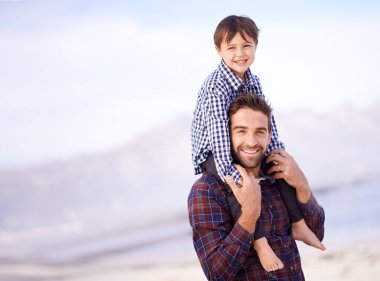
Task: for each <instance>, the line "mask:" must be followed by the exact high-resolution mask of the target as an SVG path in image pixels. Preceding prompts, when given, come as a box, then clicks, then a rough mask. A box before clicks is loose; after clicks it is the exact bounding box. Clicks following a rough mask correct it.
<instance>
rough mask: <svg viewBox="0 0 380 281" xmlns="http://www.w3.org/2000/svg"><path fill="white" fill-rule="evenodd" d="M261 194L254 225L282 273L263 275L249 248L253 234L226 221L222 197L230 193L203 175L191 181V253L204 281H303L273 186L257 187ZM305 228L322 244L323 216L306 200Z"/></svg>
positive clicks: (227, 215) (303, 207)
mask: <svg viewBox="0 0 380 281" xmlns="http://www.w3.org/2000/svg"><path fill="white" fill-rule="evenodd" d="M260 185H261V192H262V202H261V215H260V224H261V227H262V229H263V231H264V234H265V237H266V238H267V239H268V243H269V245H270V246H271V248H272V249H273V250H274V252H275V253H276V255H277V256H278V257H279V258H280V259H281V260H282V262H283V263H284V269H282V270H277V271H275V272H271V273H267V272H266V271H265V270H264V269H263V267H262V266H261V264H260V261H259V259H258V257H257V254H256V252H255V250H254V249H253V247H252V241H253V234H249V232H247V231H246V230H245V229H244V228H243V227H242V226H240V224H239V223H237V222H236V223H235V222H233V220H232V216H231V212H230V207H229V205H228V201H227V193H228V192H232V191H229V190H230V189H229V188H228V187H227V186H226V184H224V183H222V182H221V181H220V180H219V179H217V178H216V177H215V176H213V175H212V174H208V173H207V172H206V173H204V174H203V175H202V177H201V178H200V179H199V180H197V181H196V182H195V184H194V185H193V187H192V189H191V192H190V195H189V198H188V211H189V220H190V225H191V227H192V230H193V242H194V248H195V251H196V253H197V255H198V258H199V261H200V263H201V265H202V268H203V271H204V273H205V275H206V277H207V278H208V280H218V281H223V280H226V281H227V280H229V281H230V280H240V281H242V280H250V281H254V280H281V281H290V280H292V281H299V280H304V275H303V272H302V268H301V259H300V255H299V252H298V249H297V245H296V243H295V241H294V240H293V239H292V238H291V236H290V224H289V217H288V213H287V210H286V207H285V205H284V202H283V200H282V198H281V195H280V193H279V191H278V188H277V187H276V182H274V184H271V183H270V182H269V181H268V180H266V181H262V182H260ZM299 207H300V210H301V213H302V214H303V216H304V218H305V221H306V223H307V225H308V226H309V227H310V229H311V230H312V231H313V232H314V233H315V234H316V236H317V237H318V238H319V239H320V240H322V239H323V235H324V211H323V208H322V207H321V206H319V205H318V202H317V201H316V199H315V198H314V196H313V195H312V196H311V198H310V200H309V202H308V203H307V204H305V205H304V204H301V203H299Z"/></svg>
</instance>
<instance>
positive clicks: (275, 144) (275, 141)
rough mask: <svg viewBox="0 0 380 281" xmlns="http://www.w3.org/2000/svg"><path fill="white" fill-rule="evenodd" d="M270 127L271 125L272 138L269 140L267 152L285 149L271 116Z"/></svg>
mask: <svg viewBox="0 0 380 281" xmlns="http://www.w3.org/2000/svg"><path fill="white" fill-rule="evenodd" d="M271 125H272V138H271V140H270V143H269V145H268V149H267V152H270V151H272V150H273V149H277V148H282V149H285V145H284V143H283V142H281V141H280V139H279V136H278V131H277V126H276V121H275V119H274V116H273V114H272V116H271Z"/></svg>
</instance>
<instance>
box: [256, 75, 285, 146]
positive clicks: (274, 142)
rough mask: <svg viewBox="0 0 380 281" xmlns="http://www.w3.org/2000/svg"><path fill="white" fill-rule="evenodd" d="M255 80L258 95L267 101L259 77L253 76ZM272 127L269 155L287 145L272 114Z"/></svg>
mask: <svg viewBox="0 0 380 281" xmlns="http://www.w3.org/2000/svg"><path fill="white" fill-rule="evenodd" d="M253 80H254V81H255V89H256V94H257V95H259V96H262V97H263V98H264V99H265V95H264V94H263V87H262V85H261V82H260V79H259V77H257V76H253ZM271 125H272V138H271V141H270V143H269V145H268V148H267V153H268V152H271V151H272V150H273V149H277V148H282V149H285V145H284V143H283V142H282V141H280V138H279V135H278V130H277V125H276V121H275V118H274V115H273V113H272V116H271Z"/></svg>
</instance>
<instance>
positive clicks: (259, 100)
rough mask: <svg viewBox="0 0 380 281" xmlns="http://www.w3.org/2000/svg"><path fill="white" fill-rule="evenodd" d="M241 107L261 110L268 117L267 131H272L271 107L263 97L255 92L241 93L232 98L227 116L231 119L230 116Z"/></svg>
mask: <svg viewBox="0 0 380 281" xmlns="http://www.w3.org/2000/svg"><path fill="white" fill-rule="evenodd" d="M241 108H250V109H252V110H254V111H259V112H262V113H263V114H264V115H266V116H267V117H268V131H269V132H271V131H272V124H271V118H272V107H271V106H270V105H269V104H268V103H267V102H266V100H265V99H264V98H263V97H260V96H258V95H256V94H242V95H240V96H238V97H237V98H236V99H234V100H233V101H232V103H231V105H230V108H229V110H228V116H229V119H230V120H231V116H232V115H234V114H235V113H236V112H238V111H239V109H241Z"/></svg>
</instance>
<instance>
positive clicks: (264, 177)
mask: <svg viewBox="0 0 380 281" xmlns="http://www.w3.org/2000/svg"><path fill="white" fill-rule="evenodd" d="M259 177H260V178H262V181H260V183H262V182H266V183H267V184H273V183H274V182H275V181H276V180H275V179H274V178H273V177H272V176H271V175H270V174H267V173H265V172H264V171H263V169H260V172H259Z"/></svg>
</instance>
